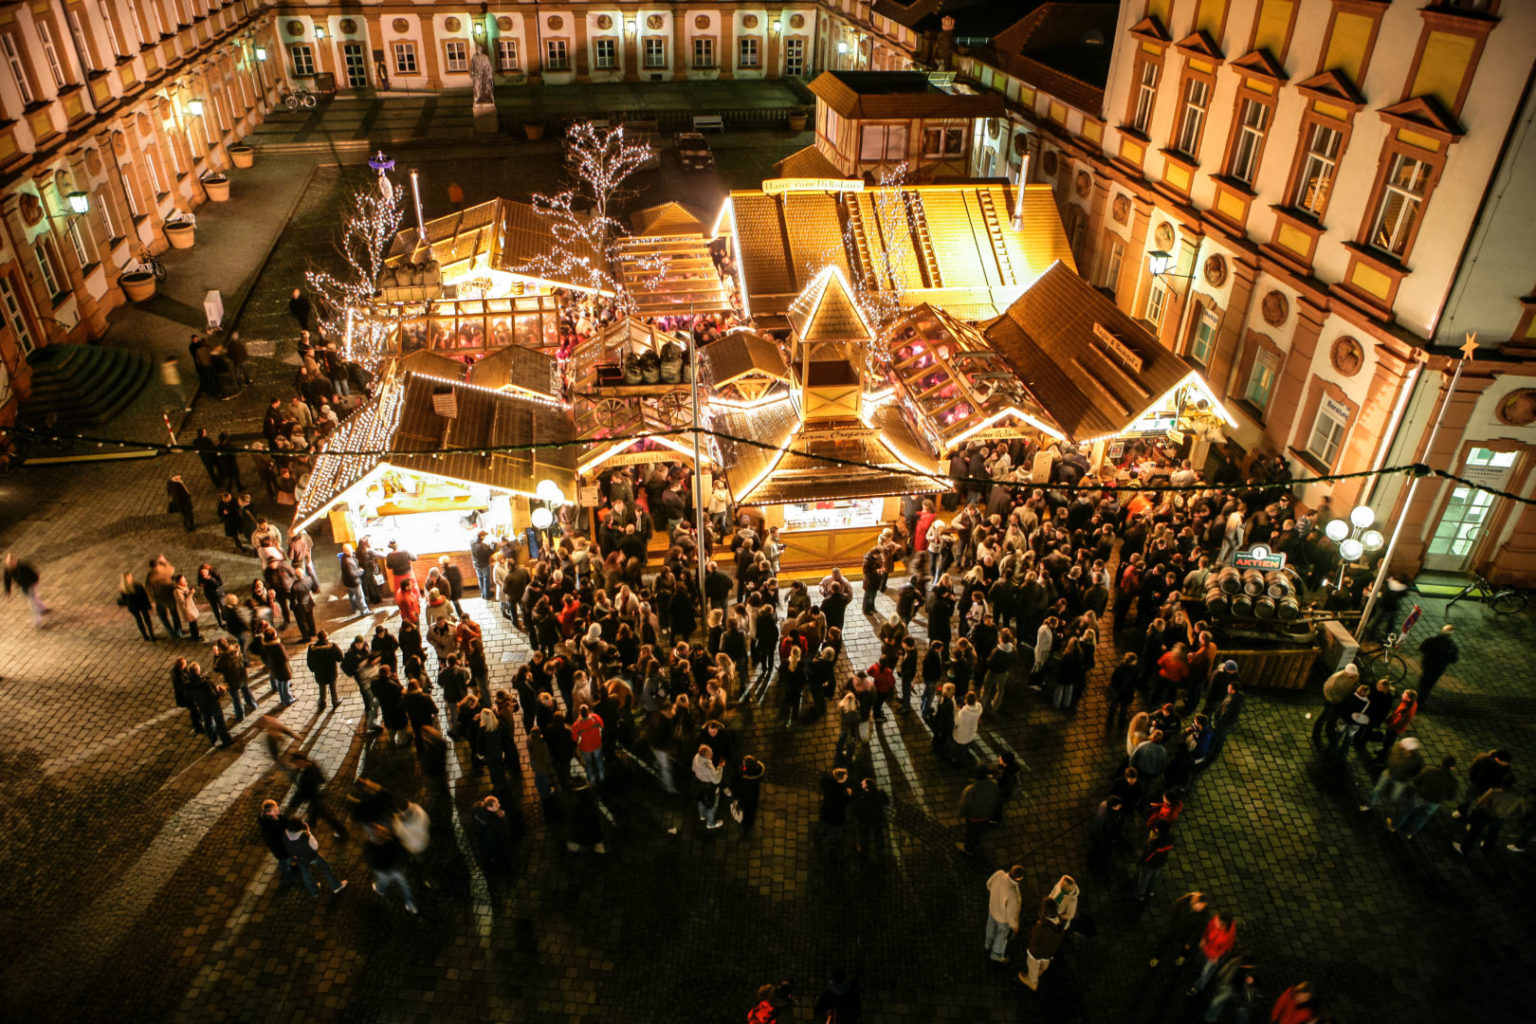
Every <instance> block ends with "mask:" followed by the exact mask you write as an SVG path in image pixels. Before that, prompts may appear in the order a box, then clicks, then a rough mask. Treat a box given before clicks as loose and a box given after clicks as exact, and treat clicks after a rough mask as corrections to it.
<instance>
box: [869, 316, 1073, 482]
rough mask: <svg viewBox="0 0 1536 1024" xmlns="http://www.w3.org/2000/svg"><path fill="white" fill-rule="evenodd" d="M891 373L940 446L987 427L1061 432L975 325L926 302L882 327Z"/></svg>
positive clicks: (953, 443)
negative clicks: (884, 329)
mask: <svg viewBox="0 0 1536 1024" xmlns="http://www.w3.org/2000/svg"><path fill="white" fill-rule="evenodd" d="M884 344H885V348H886V351H887V352H888V353H889V358H890V366H891V376H892V377H893V378H894V379H895V381H896V382H897V383H898V384H899V386H900V388H901V389H902V391H903V393H904V394H905V395H906V396H907V399H908V406H909V408H910V409H911V411H912V413H913V415H915V416H916V417H917V418H918V420H919V422H918V429H919V432H920V433H921V434H922V435H924V436H925V437H926V438H928V440H929V442H930V443H931V444H932V445H933V447H934V448H935V449H936V450H937V452H938V453H942V452H946V451H949V450H950V449H952V448H954V447H955V446H956V445H958V444H963V443H964V442H965V441H966V440H967V439H969V438H971V437H973V436H975V435H976V434H977V433H979V432H981V431H986V430H997V429H1010V428H1011V429H1012V430H1015V431H1017V430H1020V429H1032V430H1037V431H1040V432H1043V433H1045V434H1048V435H1050V436H1052V437H1056V438H1063V437H1065V436H1066V434H1065V432H1064V431H1062V429H1061V427H1060V426H1059V425H1057V424H1056V423H1054V422H1053V421H1052V420H1051V417H1050V414H1049V413H1047V412H1046V411H1045V409H1044V408H1043V407H1042V406H1041V405H1040V404H1039V403H1038V402H1037V401H1036V400H1035V398H1034V396H1033V395H1031V394H1030V393H1029V390H1028V388H1026V387H1025V386H1024V382H1023V381H1022V380H1020V379H1019V377H1018V374H1017V373H1015V372H1014V370H1013V367H1012V366H1011V365H1009V363H1008V361H1007V360H1006V359H1004V358H1003V357H1002V356H1001V355H1000V354H999V353H997V352H996V351H994V350H993V349H992V347H991V346H990V345H989V344H988V343H987V338H986V336H985V335H983V334H982V332H981V331H979V330H978V329H976V328H975V327H973V326H971V325H970V324H967V323H964V322H962V321H961V320H960V319H958V318H957V317H954V316H951V315H950V314H949V313H947V312H945V311H944V310H942V309H938V308H936V307H934V306H930V305H927V304H924V305H921V306H918V307H917V308H916V309H914V310H912V311H911V312H909V313H907V314H906V315H905V316H904V317H902V318H901V319H900V320H898V321H896V322H895V323H894V324H892V325H891V327H890V328H889V329H888V330H887V332H886V334H885V340H884Z"/></svg>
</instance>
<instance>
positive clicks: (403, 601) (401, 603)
mask: <svg viewBox="0 0 1536 1024" xmlns="http://www.w3.org/2000/svg"><path fill="white" fill-rule="evenodd" d="M395 605H396V606H397V607H398V608H399V609H400V618H401V620H402V621H404V622H409V623H412V624H414V625H420V624H421V591H419V590H417V589H416V581H415V580H413V579H411V578H410V577H409V576H407V577H405V578H404V579H402V580H401V581H400V586H399V587H398V588H396V590H395Z"/></svg>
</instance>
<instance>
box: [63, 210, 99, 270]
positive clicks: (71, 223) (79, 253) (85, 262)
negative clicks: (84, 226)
mask: <svg viewBox="0 0 1536 1024" xmlns="http://www.w3.org/2000/svg"><path fill="white" fill-rule="evenodd" d="M64 233H65V234H66V235H68V236H69V247H70V248H71V249H73V250H75V259H76V260H77V261H79V263H80V269H81V270H84V269H85V268H86V267H88V266H90V265H91V264H92V263H94V262H96V261H95V260H93V259H91V250H90V249H88V248H86V245H85V238H84V235H83V234H82V232H81V231H80V218H79V217H70V218H69V220H68V223H67V224H66V225H65V228H64Z"/></svg>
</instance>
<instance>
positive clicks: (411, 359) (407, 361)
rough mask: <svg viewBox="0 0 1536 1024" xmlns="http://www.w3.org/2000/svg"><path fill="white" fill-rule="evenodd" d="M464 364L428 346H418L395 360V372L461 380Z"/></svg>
mask: <svg viewBox="0 0 1536 1024" xmlns="http://www.w3.org/2000/svg"><path fill="white" fill-rule="evenodd" d="M464 371H465V365H464V363H463V361H462V360H458V359H455V358H454V357H453V356H450V355H444V354H443V353H441V352H438V351H435V350H433V349H429V348H419V349H417V350H416V351H415V352H410V353H407V354H406V355H403V356H401V357H400V358H399V359H397V360H396V361H395V372H396V373H397V374H400V375H402V376H403V375H405V374H407V373H419V374H423V375H424V376H427V377H438V378H441V379H442V380H463V379H464Z"/></svg>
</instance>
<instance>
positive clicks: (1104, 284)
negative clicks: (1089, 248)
mask: <svg viewBox="0 0 1536 1024" xmlns="http://www.w3.org/2000/svg"><path fill="white" fill-rule="evenodd" d="M1124 264H1125V243H1124V242H1123V241H1121V240H1120V239H1119V238H1112V239H1111V240H1110V243H1109V249H1108V251H1107V252H1106V253H1105V254H1104V273H1103V275H1102V280H1101V281H1100V283H1099V287H1100V288H1107V289H1109V292H1110V294H1111V295H1113V294H1115V293H1116V292H1118V291H1119V290H1120V268H1121V267H1122V266H1123V265H1124Z"/></svg>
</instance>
